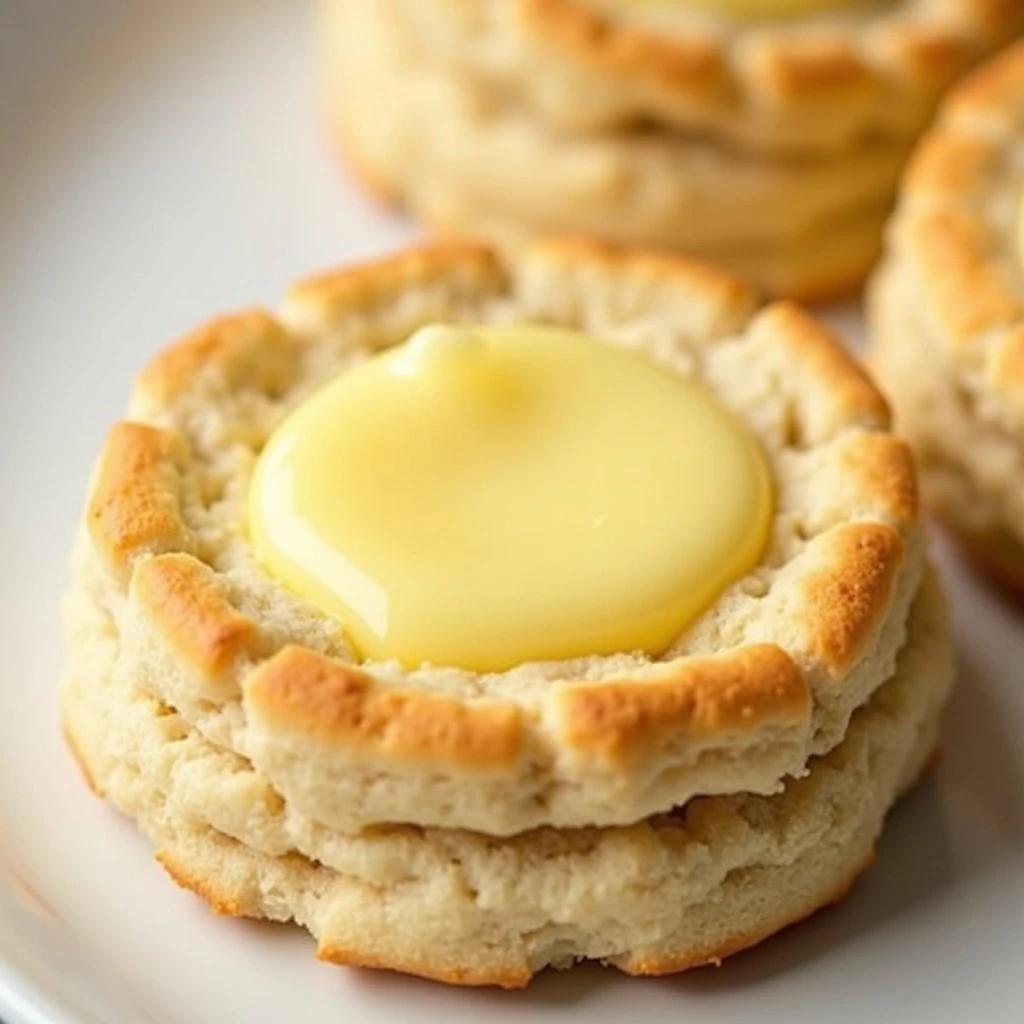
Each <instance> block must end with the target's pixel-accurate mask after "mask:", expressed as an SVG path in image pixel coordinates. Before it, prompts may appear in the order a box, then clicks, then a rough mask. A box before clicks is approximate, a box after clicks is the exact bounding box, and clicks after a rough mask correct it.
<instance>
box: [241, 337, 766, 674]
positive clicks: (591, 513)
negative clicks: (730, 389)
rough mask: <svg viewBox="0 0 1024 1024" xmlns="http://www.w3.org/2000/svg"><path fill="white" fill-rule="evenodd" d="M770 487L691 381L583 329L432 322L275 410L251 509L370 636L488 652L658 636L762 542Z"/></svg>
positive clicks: (285, 563) (582, 651)
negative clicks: (280, 413) (282, 417)
mask: <svg viewBox="0 0 1024 1024" xmlns="http://www.w3.org/2000/svg"><path fill="white" fill-rule="evenodd" d="M771 505H772V501H771V485H770V480H769V474H768V471H767V468H766V465H765V461H764V459H763V456H762V455H761V452H760V449H759V448H758V446H757V444H756V442H755V441H754V439H753V438H752V436H751V435H750V434H749V432H748V431H747V430H746V429H745V427H744V426H743V425H742V424H741V423H740V422H739V421H738V420H737V419H735V418H734V417H733V416H732V415H731V414H730V413H729V412H727V411H726V410H725V409H724V408H723V407H722V406H721V405H720V404H719V403H718V402H717V400H716V399H715V398H714V397H713V396H712V395H711V394H709V393H708V392H707V391H705V390H704V389H703V388H701V387H700V386H699V385H697V384H695V383H693V382H691V381H688V380H685V379H683V378H680V377H678V376H676V375H674V374H672V373H670V372H669V371H667V370H666V369H664V368H662V367H660V366H658V365H657V364H656V363H654V362H652V361H650V360H648V359H647V358H645V357H643V356H641V355H637V354H634V353H630V352H628V351H624V350H621V349H617V348H615V347H613V346H611V345H607V344H604V343H602V342H600V341H597V340H595V339H593V338H590V337H587V336H585V335H582V334H579V333H577V332H575V331H570V330H565V329H559V328H554V327H540V326H517V327H470V328H464V327H451V326H445V325H430V326H427V327H423V328H421V329H420V330H419V331H418V332H417V333H416V334H415V335H413V337H412V338H410V339H409V340H408V341H407V342H406V343H405V344H403V345H400V346H396V347H395V348H393V349H391V350H389V351H387V352H385V353H383V354H380V355H377V356H374V357H372V358H370V359H368V360H367V361H366V362H364V363H362V364H361V365H359V366H358V367H356V368H355V369H353V370H351V371H349V372H348V373H345V374H343V375H341V376H340V377H338V378H336V379H335V380H334V381H332V382H331V383H329V384H328V385H327V386H326V387H324V388H323V389H322V390H321V391H319V392H318V393H317V394H315V395H314V396H313V397H311V398H310V399H308V400H307V401H306V402H305V403H303V404H302V405H301V406H300V407H299V408H298V409H297V410H295V412H294V413H293V414H292V415H291V416H290V417H289V418H288V419H287V420H286V421H285V422H284V423H283V424H282V425H281V426H280V428H279V429H278V430H277V431H276V433H275V434H274V435H273V437H272V438H271V439H270V441H269V443H268V444H267V446H266V448H265V450H264V451H263V453H262V455H261V457H260V460H259V463H258V465H257V469H256V473H255V476H254V479H253V483H252V490H251V497H250V527H251V535H252V541H253V543H254V545H255V547H256V551H257V553H258V555H259V557H260V559H261V560H262V562H263V564H264V565H265V567H266V569H267V570H268V571H269V572H270V573H271V574H272V575H273V576H275V577H277V578H278V579H280V580H281V581H282V582H283V583H285V584H286V585H287V586H288V587H290V588H291V589H292V590H293V591H295V592H296V593H298V594H300V595H303V596H305V597H308V598H310V599H312V600H313V601H315V602H316V603H317V604H318V605H320V606H321V607H322V608H323V609H324V610H325V611H327V612H328V613H329V614H331V615H332V616H334V617H336V618H337V619H338V620H339V621H340V622H341V623H342V624H343V626H344V628H345V629H346V631H347V633H348V635H349V637H350V639H351V640H352V641H353V643H354V644H355V646H356V647H357V648H358V651H359V653H360V654H361V655H362V656H363V657H364V658H367V659H371V660H387V659H397V660H398V661H400V662H402V663H403V664H405V665H407V666H410V667H413V666H418V665H420V664H422V663H433V664H442V665H454V666H459V667H462V668H466V669H472V670H475V671H479V672H487V671H497V670H503V669H507V668H510V667H511V666H514V665H516V664H519V663H522V662H526V661H534V660H540V659H544V660H547V659H562V658H571V657H575V656H581V655H594V654H610V653H613V652H616V651H632V650H642V651H646V652H648V653H650V654H658V653H660V652H661V651H663V650H664V649H665V648H666V647H668V646H669V644H671V642H672V641H673V640H674V639H675V637H676V636H678V634H679V633H680V632H681V631H682V630H683V629H684V628H685V627H686V625H687V624H688V623H689V622H691V621H692V620H693V618H694V617H695V616H697V615H698V614H700V612H701V611H703V610H704V609H705V608H706V607H707V606H708V605H709V603H710V602H711V601H713V600H714V598H715V596H716V595H717V594H718V593H719V592H720V591H721V589H722V588H723V587H724V586H725V585H726V584H728V583H729V582H731V581H732V580H734V579H735V578H737V577H738V576H740V575H741V574H743V573H745V572H746V571H748V570H749V569H750V568H751V567H752V566H753V565H754V564H755V562H756V561H757V559H758V557H759V555H760V553H761V551H762V549H763V547H764V544H765V542H766V538H767V535H768V530H769V524H770V520H771V515H772V507H771Z"/></svg>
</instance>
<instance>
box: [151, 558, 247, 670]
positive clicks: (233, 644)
mask: <svg viewBox="0 0 1024 1024" xmlns="http://www.w3.org/2000/svg"><path fill="white" fill-rule="evenodd" d="M131 592H132V594H133V596H134V597H135V598H136V599H137V600H138V602H139V604H140V606H141V608H142V610H143V612H144V614H145V615H146V616H147V618H148V619H149V620H150V621H151V622H152V623H153V624H154V625H155V626H156V628H157V630H158V631H159V632H160V633H161V634H162V635H163V637H164V639H165V640H167V641H168V642H169V643H170V644H172V645H173V647H174V648H175V650H176V651H177V652H178V653H179V654H180V655H181V656H182V657H183V658H185V660H186V661H187V662H188V663H189V664H190V665H191V666H192V668H193V669H195V671H196V672H198V673H199V674H200V675H201V676H203V677H206V678H215V677H217V676H220V675H222V674H223V673H224V672H225V671H226V670H227V669H228V668H229V667H230V666H231V665H232V663H233V662H234V661H235V659H236V658H237V657H238V656H239V655H240V654H241V653H242V652H243V651H244V650H245V649H246V647H247V646H248V644H249V642H250V640H251V639H252V636H253V634H254V632H255V628H256V627H255V625H254V623H253V622H252V621H251V620H250V619H248V618H246V617H245V616H244V615H242V614H241V613H240V612H238V611H236V609H235V608H233V607H232V605H231V603H230V602H229V601H228V600H227V599H226V598H225V597H224V595H223V594H222V593H221V590H220V588H219V587H218V586H217V584H216V579H215V575H214V572H213V570H212V569H210V568H209V567H208V566H206V565H203V563H202V562H200V561H198V559H195V558H193V557H192V556H191V555H184V554H170V555H158V556H156V557H155V558H146V559H142V560H140V561H139V562H138V563H137V564H136V566H135V571H134V572H133V573H132V580H131Z"/></svg>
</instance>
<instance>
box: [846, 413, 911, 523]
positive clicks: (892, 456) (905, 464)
mask: <svg viewBox="0 0 1024 1024" xmlns="http://www.w3.org/2000/svg"><path fill="white" fill-rule="evenodd" d="M840 463H841V465H842V468H843V470H844V471H845V473H846V474H848V476H849V478H851V479H853V480H855V481H856V484H857V489H858V491H859V492H860V494H862V495H864V497H865V499H866V500H869V501H870V502H872V503H873V504H875V505H876V506H877V507H879V508H883V509H885V510H886V512H887V513H888V515H889V517H890V522H891V523H892V524H893V525H894V526H895V527H896V529H897V530H898V531H900V532H901V533H906V532H908V531H909V530H910V529H911V527H912V525H913V524H914V523H915V522H917V520H918V517H919V516H920V492H919V489H918V485H917V469H916V467H915V464H914V455H913V452H912V451H911V450H910V445H909V444H907V442H906V441H904V440H903V439H902V438H899V437H895V436H893V435H892V434H875V433H866V434H861V435H859V436H858V437H857V438H856V439H855V440H854V441H852V442H851V443H849V444H846V445H844V446H843V449H842V454H841V457H840Z"/></svg>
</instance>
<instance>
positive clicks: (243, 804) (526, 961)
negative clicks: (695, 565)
mask: <svg viewBox="0 0 1024 1024" xmlns="http://www.w3.org/2000/svg"><path fill="white" fill-rule="evenodd" d="M67 613H68V632H69V636H70V641H69V643H70V660H69V664H70V666H71V667H70V670H69V672H68V674H67V675H66V677H65V679H64V680H63V682H62V687H61V702H62V709H63V718H64V727H65V731H66V735H67V738H68V741H69V744H70V745H71V747H72V748H73V750H74V752H75V754H76V756H77V757H78V760H79V762H80V765H81V767H82V770H83V772H84V773H85V774H86V776H87V777H88V779H89V780H90V782H91V784H92V786H93V788H94V789H95V790H96V792H97V793H99V794H101V795H103V796H105V797H106V798H107V799H109V800H110V801H111V802H112V803H114V804H115V805H116V806H117V807H119V808H120V809H121V810H122V811H123V812H124V813H125V814H127V815H129V816H130V817H132V818H134V819H135V820H136V821H137V823H138V825H139V827H140V829H141V830H142V832H143V833H144V834H145V835H146V836H147V837H148V838H149V840H150V841H151V842H152V843H153V844H154V845H155V846H156V848H157V851H158V852H157V858H158V860H159V861H160V862H161V863H162V864H163V866H164V867H165V868H166V869H167V871H168V872H169V873H170V874H171V876H172V877H173V878H174V879H175V880H176V881H177V882H178V883H179V884H181V885H183V886H184V887H186V888H188V889H191V890H193V891H194V892H196V893H198V894H199V895H201V896H202V897H203V898H204V899H206V900H207V901H208V902H209V903H210V905H211V906H212V907H213V908H214V910H216V911H217V912H218V913H222V914H230V915H236V916H245V917H255V918H269V919H272V920H276V921H295V922H296V923H298V924H300V925H302V926H303V927H305V928H307V929H308V930H309V931H310V932H311V933H312V934H313V935H314V936H315V938H316V939H317V942H318V949H317V952H318V955H319V956H320V957H321V958H322V959H325V960H329V961H333V962H335V963H339V964H349V965H359V966H370V967H383V968H391V969H394V970H400V971H405V972H408V973H411V974H418V975H422V976H424V977H429V978H436V979H440V980H443V981H446V982H450V983H455V984H464V985H501V986H504V987H509V988H513V987H520V986H523V985H525V984H526V983H527V982H528V981H529V979H530V977H531V976H532V974H533V973H534V972H536V971H538V970H541V969H542V968H544V967H546V966H556V967H568V966H570V965H571V964H572V963H573V962H575V961H576V960H582V959H594V960H601V961H604V962H606V963H609V964H612V965H614V966H616V967H618V968H619V969H621V970H623V971H625V972H627V973H630V974H659V973H668V972H672V971H679V970H684V969H686V968H689V967H694V966H698V965H701V964H705V963H709V962H717V961H718V960H720V959H721V958H723V957H725V956H728V955H729V954H731V953H734V952H737V951H738V950H741V949H743V948H745V947H748V946H751V945H754V944H755V943H757V942H759V941H761V940H762V939H764V938H766V937H767V936H769V935H771V934H772V933H773V932H776V931H778V930H779V929H781V928H783V927H785V926H786V925H788V924H791V923H793V922H795V921H798V920H800V919H801V918H803V917H806V916H807V915H808V914H810V913H812V912H813V911H815V910H816V909H818V908H819V907H821V906H823V905H825V904H827V903H830V902H833V901H834V900H836V899H839V898H840V897H841V896H843V895H844V894H845V892H846V891H847V890H848V888H849V887H850V885H851V884H852V883H853V881H854V879H855V878H856V876H857V875H858V874H859V873H860V872H861V871H862V870H863V869H864V868H865V867H866V866H867V865H868V864H869V863H870V861H871V859H872V853H873V848H874V844H875V841H876V840H877V838H878V835H879V833H880V832H881V829H882V825H883V821H884V818H885V815H886V813H887V811H888V810H889V808H890V807H891V806H892V804H893V802H894V801H895V800H896V798H897V796H898V795H899V794H900V793H901V792H902V791H903V790H904V789H905V788H906V787H907V786H908V785H909V784H910V783H912V782H913V780H914V779H915V778H917V776H918V775H919V773H920V772H921V770H922V767H923V766H924V764H925V763H926V762H927V760H928V758H929V757H930V756H931V753H932V751H933V750H934V748H935V745H936V742H937V738H938V729H939V716H940V712H941V709H942V706H943V704H944V703H945V700H946V698H947V696H948V693H949V690H950V687H951V685H952V679H953V661H952V651H951V646H950V640H949V635H948V627H947V622H946V615H945V608H944V604H943V600H942V595H941V593H940V591H939V589H938V586H937V584H936V583H935V582H934V580H932V579H928V580H927V581H926V582H925V584H924V586H923V587H922V590H921V593H920V594H919V595H918V597H917V598H916V600H915V604H914V608H913V612H912V615H911V620H910V627H909V634H908V640H907V643H906V645H905V647H904V649H903V651H902V652H901V654H900V657H899V661H898V665H897V670H896V673H895V675H894V676H893V678H892V679H890V680H889V681H888V682H887V683H885V684H884V685H883V686H882V687H881V688H880V689H879V690H878V691H877V692H876V693H875V694H874V696H873V697H872V698H871V700H870V701H869V703H868V704H866V705H865V706H863V707H862V708H861V709H860V710H859V711H857V712H856V714H855V715H854V718H853V720H852V722H851V724H850V727H849V730H848V732H847V735H846V738H845V739H844V741H843V742H842V743H841V744H840V746H838V747H837V748H836V749H834V750H833V751H832V752H831V753H830V754H828V755H826V756H824V757H821V758H817V759H815V760H814V761H812V762H811V766H810V772H809V774H808V775H807V776H806V777H804V778H801V779H799V780H795V781H791V782H790V783H789V784H788V785H787V788H786V790H785V791H784V792H783V793H781V794H779V795H777V796H771V797H762V796H753V795H746V794H740V795H735V796H726V797H708V798H700V799H696V800H693V801H691V802H690V803H688V804H687V805H686V807H685V808H683V809H681V810H679V811H677V812H676V813H674V814H671V815H663V816H659V817H656V818H652V819H649V820H647V821H645V822H642V823H640V824H638V825H633V826H629V827H617V828H604V829H599V828H585V829H552V828H543V829H537V830H535V831H531V832H526V833H523V834H521V835H517V836H512V837H509V838H494V837H488V836H483V835H479V834H476V833H471V832H465V831H459V830H451V829H422V828H415V827H409V826H401V827H389V828H375V829H371V830H368V831H366V832H364V833H362V834H359V835H343V834H341V833H338V832H334V831H331V830H328V829H325V828H324V827H323V826H321V825H318V824H317V823H316V822H314V821H312V820H310V819H309V818H306V817H304V816H303V815H300V814H298V813H297V812H295V811H294V810H293V809H292V808H290V807H289V806H288V805H287V804H286V803H285V801H284V800H283V799H282V798H281V797H280V795H279V794H277V793H276V792H275V791H274V790H273V789H272V788H271V787H270V786H269V784H268V783H267V782H266V780H265V779H264V778H263V777H262V776H261V775H259V774H258V773H257V772H256V771H255V770H254V769H253V768H252V766H251V765H250V764H249V763H248V762H247V761H245V760H244V759H242V758H240V757H238V756H237V755H234V754H231V753H228V752H225V751H223V750H221V749H219V748H216V747H214V746H212V745H211V744H210V743H209V742H207V741H206V740H204V739H202V738H201V737H200V736H199V735H198V733H196V732H195V731H194V730H191V729H190V728H189V726H188V725H187V723H185V721H184V720H183V719H182V718H181V717H180V716H179V715H178V714H177V712H175V711H174V710H173V709H172V708H169V707H168V706H167V705H165V704H162V703H161V702H160V701H159V700H158V699H156V698H155V697H153V696H151V695H149V694H148V693H146V692H144V691H143V690H141V689H140V688H139V687H138V686H137V685H136V684H135V682H134V681H133V680H131V679H126V678H121V677H120V676H119V675H117V674H115V673H114V672H113V666H114V662H115V657H116V653H117V645H118V637H117V634H116V628H115V626H114V624H113V622H112V621H111V620H110V619H109V617H107V616H106V615H105V614H104V613H103V612H102V611H101V610H99V609H98V608H97V607H96V606H95V605H94V603H93V602H92V601H91V600H90V599H89V597H88V595H87V594H85V593H84V592H82V591H81V590H79V591H74V592H72V594H71V595H70V596H69V599H68V608H67Z"/></svg>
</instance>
